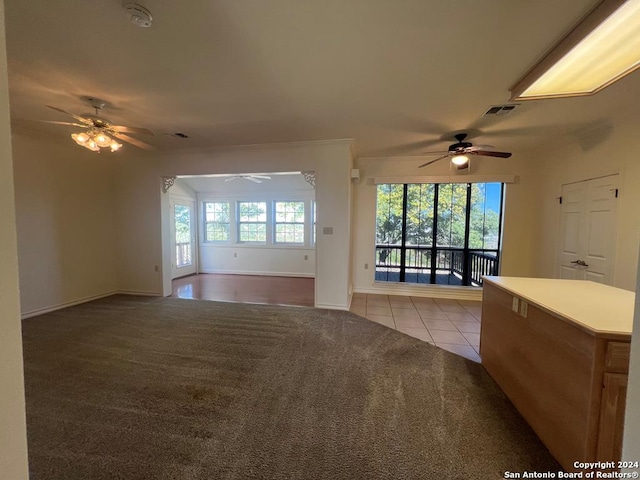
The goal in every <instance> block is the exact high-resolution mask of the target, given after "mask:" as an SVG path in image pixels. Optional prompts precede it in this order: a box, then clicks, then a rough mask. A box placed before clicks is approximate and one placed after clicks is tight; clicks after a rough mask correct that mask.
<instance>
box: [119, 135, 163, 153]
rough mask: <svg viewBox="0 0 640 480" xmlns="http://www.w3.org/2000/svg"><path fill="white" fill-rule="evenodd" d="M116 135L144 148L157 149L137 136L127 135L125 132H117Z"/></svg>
mask: <svg viewBox="0 0 640 480" xmlns="http://www.w3.org/2000/svg"><path fill="white" fill-rule="evenodd" d="M114 137H116V138H119V139H120V140H124V141H125V142H127V143H130V144H131V145H135V146H136V147H138V148H142V149H143V150H155V147H153V146H151V145H149V144H148V143H144V142H141V141H140V140H138V139H136V138H133V137H130V136H129V135H125V134H124V133H116V134H114Z"/></svg>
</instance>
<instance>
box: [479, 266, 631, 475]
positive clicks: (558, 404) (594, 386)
mask: <svg viewBox="0 0 640 480" xmlns="http://www.w3.org/2000/svg"><path fill="white" fill-rule="evenodd" d="M501 278H502V277H494V278H493V279H492V277H490V278H489V279H488V281H485V282H484V289H483V306H482V330H481V336H480V356H481V357H482V363H483V365H484V367H485V368H486V370H487V371H488V372H489V374H490V375H491V376H492V377H493V379H494V380H495V381H496V383H497V384H498V385H499V386H500V388H501V389H502V390H503V391H504V392H505V394H506V395H507V396H508V397H509V399H510V400H511V401H512V402H513V404H514V405H515V407H516V408H517V409H518V410H519V411H520V413H521V414H522V416H523V417H524V418H525V420H527V422H528V423H529V424H530V425H531V427H532V428H533V430H534V431H535V432H536V434H537V435H538V436H539V437H540V439H541V440H542V441H543V442H544V444H545V445H546V446H547V448H548V449H549V451H550V452H551V453H552V454H553V455H554V456H555V457H556V459H557V460H558V462H559V463H560V464H561V465H562V466H563V468H564V469H566V470H568V471H573V470H574V468H573V464H574V462H575V461H581V462H591V461H599V460H600V461H612V460H614V461H615V460H619V459H620V454H621V443H622V426H623V422H624V407H625V398H626V381H627V373H628V365H629V345H630V343H629V342H630V340H631V336H630V330H631V321H632V313H630V318H629V332H625V331H619V330H620V329H619V328H618V331H603V330H602V329H601V328H600V327H601V324H598V325H597V326H598V328H597V329H594V328H591V327H590V325H589V322H588V319H587V320H585V323H583V322H579V321H575V319H574V318H572V316H574V315H575V312H573V311H572V312H571V316H565V315H563V311H562V310H563V309H562V308H560V306H559V305H555V304H553V303H554V301H553V299H555V298H560V297H562V296H561V295H559V292H558V290H557V289H558V288H560V287H561V286H562V285H563V284H562V283H560V284H557V283H554V284H550V285H549V288H550V289H552V292H553V293H552V294H549V295H548V296H547V298H544V297H545V295H542V297H543V298H541V299H540V303H538V301H537V299H536V296H535V295H530V294H529V293H527V292H526V288H525V291H523V290H522V288H524V287H523V285H521V283H522V282H516V283H517V285H518V287H519V288H515V289H509V282H508V281H506V282H501V281H500V279H501ZM532 280H541V279H532ZM549 281H550V282H553V281H552V280H549ZM556 282H563V281H562V280H560V281H556ZM564 282H577V281H569V280H565V281H564ZM584 283H588V284H591V283H592V282H584ZM538 286H539V285H538ZM606 288H611V287H606ZM542 291H546V290H542ZM606 291H608V290H606ZM585 293H586V292H583V296H582V297H580V301H588V302H594V301H595V302H597V301H598V299H597V298H595V297H594V295H584V294H585ZM514 297H516V298H517V299H518V302H517V303H518V305H517V306H516V304H515V302H514ZM545 300H549V303H552V305H551V306H549V305H547V304H546V303H545ZM565 300H566V299H565ZM523 301H524V302H525V308H524V309H523V308H522V307H523V305H522V302H523ZM560 303H562V302H560ZM630 308H631V312H633V306H632V304H631V307H630ZM514 310H517V311H514ZM569 310H570V309H569ZM589 311H591V312H592V313H593V310H592V309H590V310H589Z"/></svg>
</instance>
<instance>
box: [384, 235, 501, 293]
mask: <svg viewBox="0 0 640 480" xmlns="http://www.w3.org/2000/svg"><path fill="white" fill-rule="evenodd" d="M497 274H498V251H497V250H491V249H484V250H471V249H467V250H465V249H464V248H455V247H436V248H432V247H418V246H405V247H404V248H403V247H401V246H398V245H376V280H381V281H391V282H394V281H395V282H409V283H426V284H446V285H472V286H481V285H482V276H483V275H497Z"/></svg>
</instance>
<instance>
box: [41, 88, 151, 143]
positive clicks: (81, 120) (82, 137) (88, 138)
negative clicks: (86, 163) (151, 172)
mask: <svg viewBox="0 0 640 480" xmlns="http://www.w3.org/2000/svg"><path fill="white" fill-rule="evenodd" d="M82 100H84V101H86V102H89V103H90V104H91V106H92V107H93V108H94V109H95V111H96V114H95V115H92V114H83V115H76V114H73V113H69V112H67V111H66V110H62V109H61V108H58V107H52V106H51V105H47V107H49V108H50V109H52V110H55V111H56V112H60V113H64V114H65V115H69V116H70V117H72V118H73V119H74V120H75V121H76V122H75V123H72V122H57V121H54V122H48V121H46V122H48V123H54V124H57V125H72V126H74V127H81V128H86V129H88V130H86V131H83V132H77V133H72V134H71V138H72V139H73V141H74V142H76V143H77V144H78V145H80V146H82V147H85V148H87V149H89V150H91V151H92V152H100V151H101V149H102V148H109V149H110V150H111V151H112V152H116V151H118V150H119V149H120V148H122V144H121V143H119V142H118V141H117V140H116V138H117V139H118V140H124V141H125V142H127V143H130V144H132V145H135V146H136V147H138V148H143V149H145V150H152V149H153V147H152V146H151V145H148V144H146V143H144V142H141V141H140V140H137V139H135V138H133V137H130V136H129V135H125V133H124V132H127V133H144V134H147V135H153V132H152V131H150V130H147V129H146V128H140V127H125V126H123V125H113V124H112V123H111V122H110V121H109V120H107V119H105V118H102V117H100V116H99V115H98V111H99V110H100V109H101V108H103V107H104V106H105V105H107V103H106V102H105V101H104V100H100V99H97V98H94V97H82Z"/></svg>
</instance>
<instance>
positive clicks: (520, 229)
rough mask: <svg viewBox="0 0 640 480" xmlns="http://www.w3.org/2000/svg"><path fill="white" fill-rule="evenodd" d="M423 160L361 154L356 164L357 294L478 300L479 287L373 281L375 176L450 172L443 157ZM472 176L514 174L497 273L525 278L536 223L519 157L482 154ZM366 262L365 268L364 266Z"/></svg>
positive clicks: (528, 183) (508, 191)
mask: <svg viewBox="0 0 640 480" xmlns="http://www.w3.org/2000/svg"><path fill="white" fill-rule="evenodd" d="M424 161H425V160H424V158H418V157H413V158H360V159H358V160H357V161H356V168H358V169H359V170H360V180H358V181H357V182H355V185H354V203H355V205H354V212H355V214H354V221H353V235H354V238H353V252H354V253H353V285H354V291H356V292H370V293H376V292H377V293H396V294H411V295H423V296H436V295H438V296H450V297H456V298H476V297H479V296H480V295H481V292H480V290H475V291H473V290H469V289H468V288H466V289H465V288H464V287H463V288H461V287H448V286H440V285H419V286H417V285H410V284H406V285H400V284H385V283H374V272H375V269H374V265H375V222H376V211H375V209H376V186H375V185H374V184H373V179H374V178H376V177H381V178H382V177H405V178H406V179H407V181H409V180H410V179H411V178H412V177H414V178H417V177H421V176H449V175H452V172H451V170H450V168H449V162H447V161H442V162H439V163H436V164H434V165H432V166H430V167H425V168H422V169H421V168H418V165H420V164H421V163H423V162H424ZM470 174H471V175H489V176H490V175H494V176H495V175H515V176H516V177H517V183H514V184H509V185H507V188H506V194H505V212H504V230H503V241H502V259H501V260H502V264H501V274H502V275H508V276H527V275H530V273H531V263H532V260H531V241H530V238H531V237H532V235H533V228H534V225H533V224H532V222H531V219H530V216H529V212H530V210H531V206H532V204H531V195H532V189H531V180H530V176H529V170H528V167H527V165H526V163H525V161H524V159H523V158H518V157H516V156H514V157H512V158H510V159H494V158H487V157H484V158H482V159H479V160H478V159H472V165H471V171H470ZM365 264H368V266H369V268H368V269H365Z"/></svg>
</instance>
